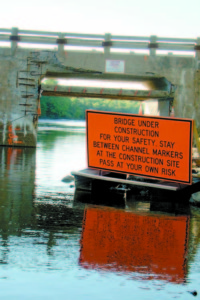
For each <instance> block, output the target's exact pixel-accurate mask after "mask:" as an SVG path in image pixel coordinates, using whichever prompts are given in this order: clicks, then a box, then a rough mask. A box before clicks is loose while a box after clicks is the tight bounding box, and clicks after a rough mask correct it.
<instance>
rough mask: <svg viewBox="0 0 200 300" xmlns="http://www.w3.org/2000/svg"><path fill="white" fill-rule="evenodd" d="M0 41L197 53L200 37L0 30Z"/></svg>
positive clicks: (151, 51) (152, 51) (199, 47)
mask: <svg viewBox="0 0 200 300" xmlns="http://www.w3.org/2000/svg"><path fill="white" fill-rule="evenodd" d="M0 42H11V43H14V44H17V43H31V44H43V45H58V46H60V47H61V46H62V47H64V46H65V45H66V46H75V47H90V48H107V49H110V48H112V49H128V50H134V49H137V50H150V54H151V53H154V54H155V53H156V50H166V51H184V52H185V51H200V38H197V39H186V38H165V37H158V36H150V37H148V36H143V37H142V36H121V35H111V34H109V33H107V34H105V35H100V34H81V33H60V32H48V31H34V30H20V29H18V28H12V29H5V28H0Z"/></svg>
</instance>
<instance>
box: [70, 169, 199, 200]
mask: <svg viewBox="0 0 200 300" xmlns="http://www.w3.org/2000/svg"><path fill="white" fill-rule="evenodd" d="M71 174H72V175H73V176H74V178H75V187H76V189H78V190H85V191H86V190H87V191H91V192H93V193H95V194H96V195H101V197H102V195H103V193H104V194H105V193H106V192H107V191H108V190H110V189H112V190H114V189H115V191H116V192H118V193H121V194H123V193H124V192H126V191H127V190H128V192H129V193H133V194H134V193H135V192H136V191H138V190H140V191H141V190H147V189H149V190H151V191H152V195H155V196H157V197H159V199H166V198H167V199H168V200H169V201H170V200H172V201H177V202H180V201H181V202H186V201H189V199H190V197H191V195H192V194H193V193H196V192H199V191H200V178H193V183H192V184H191V185H187V184H180V183H176V182H169V181H162V180H156V179H148V178H143V177H139V176H133V175H127V174H120V173H114V172H107V171H102V170H96V169H91V168H87V169H83V170H80V171H73V172H72V173H71Z"/></svg>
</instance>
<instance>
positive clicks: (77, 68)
mask: <svg viewBox="0 0 200 300" xmlns="http://www.w3.org/2000/svg"><path fill="white" fill-rule="evenodd" d="M197 52H199V51H197ZM106 59H110V60H122V61H124V63H125V70H124V74H132V75H148V76H149V77H152V76H155V75H159V76H164V77H166V79H167V80H169V81H170V82H171V83H172V84H174V85H176V87H177V88H176V91H175V95H174V109H175V116H176V117H184V118H193V119H195V121H196V124H197V128H198V130H199V131H200V121H199V120H200V118H199V117H200V98H199V95H200V90H199V86H200V85H199V83H200V70H198V55H197V56H196V57H191V56H175V55H166V56H161V55H142V54H134V53H125V54H124V53H123V54H122V53H111V52H109V51H105V53H104V52H97V51H88V52H86V51H84V52H83V51H68V52H65V51H64V50H62V49H61V50H60V49H59V51H56V50H55V51H53V50H52V51H51V50H32V49H22V48H16V49H15V51H13V49H10V48H0V108H1V109H0V145H10V146H31V147H35V146H36V141H37V121H38V115H37V113H38V106H39V98H40V92H41V91H40V83H41V79H42V78H44V77H45V76H46V75H51V76H55V77H69V76H70V74H72V73H74V74H80V73H81V74H82V75H83V77H85V78H87V76H88V74H90V75H91V73H92V72H94V73H95V72H101V73H102V74H104V73H105V62H106ZM123 76H124V75H123V74H121V78H122V80H123ZM153 88H154V87H153V86H152V89H153ZM160 105H161V106H162V105H163V104H162V103H161V104H160ZM161 109H162V107H160V110H161ZM158 110H159V107H158Z"/></svg>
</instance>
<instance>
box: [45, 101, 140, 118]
mask: <svg viewBox="0 0 200 300" xmlns="http://www.w3.org/2000/svg"><path fill="white" fill-rule="evenodd" d="M40 105H41V116H40V119H71V120H72V119H73V120H85V111H86V109H94V110H100V111H112V112H122V113H132V114H138V111H139V107H140V103H139V102H136V101H129V100H109V99H105V100H104V99H97V98H95V99H92V98H69V97H55V96H42V97H41V99H40Z"/></svg>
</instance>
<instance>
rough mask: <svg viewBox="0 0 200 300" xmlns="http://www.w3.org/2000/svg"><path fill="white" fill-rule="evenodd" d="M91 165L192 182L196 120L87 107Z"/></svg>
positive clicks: (88, 147)
mask: <svg viewBox="0 0 200 300" xmlns="http://www.w3.org/2000/svg"><path fill="white" fill-rule="evenodd" d="M86 120H87V154H88V167H90V168H95V169H101V170H108V171H112V172H119V173H125V174H133V175H137V176H143V177H150V178H154V179H162V180H169V181H174V182H180V183H186V184H191V183H192V167H191V166H192V151H191V150H192V132H193V120H191V119H178V118H167V117H151V116H141V115H133V114H130V115H129V114H121V113H110V112H100V111H92V110H87V111H86Z"/></svg>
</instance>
